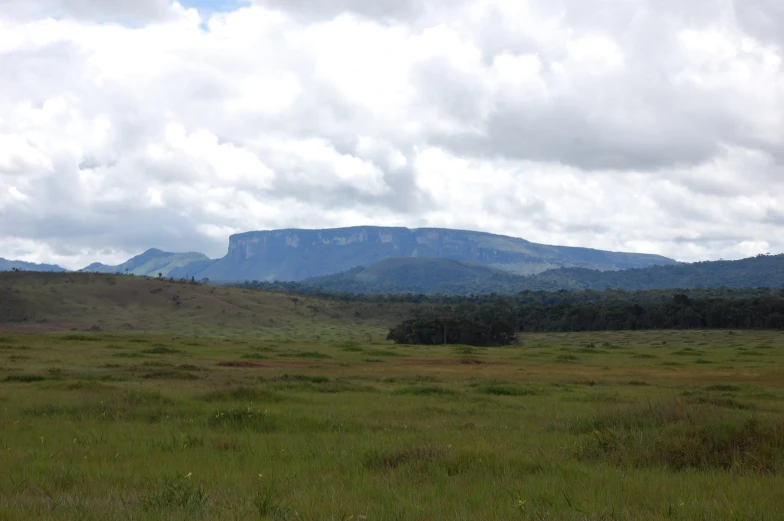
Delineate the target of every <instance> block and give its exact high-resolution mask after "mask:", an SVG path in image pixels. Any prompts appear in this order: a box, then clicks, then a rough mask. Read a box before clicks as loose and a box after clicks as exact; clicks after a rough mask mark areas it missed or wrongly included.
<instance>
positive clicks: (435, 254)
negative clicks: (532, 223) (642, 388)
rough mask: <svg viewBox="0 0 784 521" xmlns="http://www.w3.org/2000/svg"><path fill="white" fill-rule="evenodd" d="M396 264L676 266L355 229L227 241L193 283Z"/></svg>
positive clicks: (449, 235) (473, 238) (520, 268)
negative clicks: (409, 260)
mask: <svg viewBox="0 0 784 521" xmlns="http://www.w3.org/2000/svg"><path fill="white" fill-rule="evenodd" d="M394 257H432V258H442V259H452V260H467V261H473V262H475V263H478V264H481V265H485V266H489V267H494V268H498V269H501V270H504V271H508V272H512V273H518V274H530V273H539V272H542V271H545V270H547V269H552V268H557V267H561V266H566V267H586V268H591V269H598V270H617V269H628V268H639V267H647V266H651V265H654V264H663V265H665V264H674V263H675V261H673V260H672V259H668V258H665V257H661V256H658V255H645V254H637V253H616V252H606V251H601V250H593V249H589V248H572V247H565V246H548V245H542V244H536V243H532V242H529V241H526V240H524V239H519V238H514V237H506V236H502V235H494V234H490V233H483V232H474V231H465V230H447V229H438V228H421V229H415V230H410V229H407V228H385V227H375V226H358V227H352V228H336V229H328V230H300V229H288V230H272V231H259V232H247V233H242V234H238V235H232V236H231V237H230V239H229V251H228V254H227V255H226V256H225V257H224V258H222V259H219V260H218V261H216V262H215V263H214V264H211V265H210V266H209V267H208V268H207V269H205V270H203V271H202V272H200V273H199V274H198V275H197V278H199V277H209V278H210V279H211V280H216V281H218V280H220V281H238V280H239V281H242V280H268V281H271V280H290V281H296V280H302V279H305V278H309V277H316V276H321V275H328V274H332V273H338V272H342V271H345V270H349V269H351V268H352V267H355V266H371V265H372V264H374V263H376V262H378V261H380V260H383V259H388V258H394Z"/></svg>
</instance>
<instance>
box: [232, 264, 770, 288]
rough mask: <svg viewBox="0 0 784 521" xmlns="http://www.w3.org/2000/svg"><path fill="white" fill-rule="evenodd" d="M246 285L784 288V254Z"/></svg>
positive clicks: (363, 273)
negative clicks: (611, 267) (612, 267)
mask: <svg viewBox="0 0 784 521" xmlns="http://www.w3.org/2000/svg"><path fill="white" fill-rule="evenodd" d="M240 285H243V286H245V287H258V288H263V289H270V290H275V291H290V292H296V293H308V294H326V293H365V294H396V293H417V294H419V293H422V294H428V295H435V294H445V295H476V294H487V293H497V294H504V295H514V294H517V293H520V292H521V291H540V290H541V291H558V290H570V291H575V290H586V289H591V290H598V291H603V290H606V289H622V290H626V291H643V290H653V289H668V288H683V289H693V288H719V287H728V288H755V287H770V288H782V287H784V255H759V256H757V257H751V258H748V259H742V260H737V261H710V262H696V263H693V264H676V265H671V266H653V267H650V268H642V269H629V270H622V271H597V270H590V269H585V268H561V269H554V270H549V271H545V272H543V273H539V274H537V275H530V276H520V275H514V274H511V273H507V272H502V271H499V270H493V269H488V268H486V267H472V266H467V265H464V264H463V265H459V264H457V263H456V262H455V261H446V260H445V259H429V260H428V262H426V263H423V259H417V260H416V262H410V263H408V264H406V263H405V262H403V260H402V259H399V260H398V262H396V263H391V262H389V261H385V262H384V263H379V264H378V265H374V266H371V267H370V268H363V267H357V268H353V269H351V270H349V271H346V272H343V273H338V274H335V275H327V276H323V277H314V278H311V279H306V280H304V281H301V282H259V281H253V282H250V281H248V282H246V283H244V284H240Z"/></svg>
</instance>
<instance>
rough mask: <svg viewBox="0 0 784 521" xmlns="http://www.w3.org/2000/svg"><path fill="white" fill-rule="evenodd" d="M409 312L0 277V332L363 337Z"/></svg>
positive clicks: (242, 293)
mask: <svg viewBox="0 0 784 521" xmlns="http://www.w3.org/2000/svg"><path fill="white" fill-rule="evenodd" d="M409 310H410V306H409V305H405V304H388V305H387V304H385V305H384V306H376V305H369V304H367V303H361V302H339V301H334V300H325V299H319V298H316V297H305V296H300V297H297V298H292V296H291V295H286V294H282V293H269V292H260V291H249V290H242V289H236V288H229V287H219V286H208V285H201V284H190V283H183V282H172V281H170V280H167V279H160V280H159V279H154V278H147V277H130V276H125V275H108V274H93V273H33V272H24V273H13V272H4V273H0V330H20V331H67V330H70V329H77V330H87V329H90V328H100V329H103V330H109V331H116V330H134V331H151V332H173V333H184V334H194V335H202V334H204V335H212V336H231V335H242V336H252V337H276V338H280V339H294V338H296V339H315V338H316V337H317V336H318V337H321V338H322V339H324V338H335V339H343V340H346V339H353V338H355V337H356V338H357V339H362V340H367V338H368V337H369V336H371V337H373V338H377V339H380V338H381V337H382V336H384V335H386V333H387V330H388V328H389V327H391V325H393V324H395V323H396V322H399V321H400V320H402V319H403V318H406V317H408V313H409Z"/></svg>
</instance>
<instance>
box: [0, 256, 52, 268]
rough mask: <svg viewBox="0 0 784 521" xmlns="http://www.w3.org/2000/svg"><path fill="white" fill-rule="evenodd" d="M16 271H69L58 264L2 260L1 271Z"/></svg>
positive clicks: (0, 261)
mask: <svg viewBox="0 0 784 521" xmlns="http://www.w3.org/2000/svg"><path fill="white" fill-rule="evenodd" d="M14 269H17V270H24V271H68V270H66V269H65V268H63V267H60V266H57V265H56V264H35V263H33V262H24V261H18V260H8V259H3V258H0V271H12V270H14Z"/></svg>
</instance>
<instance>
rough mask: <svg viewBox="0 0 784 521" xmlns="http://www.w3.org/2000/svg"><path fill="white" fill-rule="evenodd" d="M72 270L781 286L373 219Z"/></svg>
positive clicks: (266, 279) (375, 286)
mask: <svg viewBox="0 0 784 521" xmlns="http://www.w3.org/2000/svg"><path fill="white" fill-rule="evenodd" d="M11 269H19V270H25V271H67V270H65V269H63V268H61V267H59V266H55V265H48V264H42V265H37V264H32V263H25V262H21V261H6V260H4V259H0V271H3V270H11ZM80 271H86V272H96V273H127V274H134V275H142V276H152V277H158V276H163V277H167V278H175V279H182V278H186V279H191V278H195V279H198V280H203V279H209V280H211V281H213V282H227V283H237V282H244V281H252V282H253V283H255V284H256V285H264V284H269V283H273V282H274V281H282V282H285V283H287V284H288V285H283V286H280V288H283V289H286V288H291V287H297V288H299V289H300V290H302V291H333V292H352V293H429V294H434V293H444V294H458V295H459V294H472V293H477V294H478V293H500V294H509V293H517V292H520V291H525V290H561V289H566V290H583V289H593V290H603V289H605V288H613V289H625V290H647V289H664V288H673V287H680V288H711V287H718V286H726V287H758V286H766V287H781V286H784V256H782V255H778V256H772V255H764V256H763V255H761V256H757V257H753V258H750V259H743V260H740V261H716V262H699V263H694V264H685V263H678V262H676V261H674V260H672V259H668V258H666V257H661V256H658V255H647V254H638V253H619V252H608V251H602V250H596V249H590V248H576V247H566V246H550V245H544V244H537V243H532V242H529V241H526V240H524V239H519V238H515V237H507V236H503V235H495V234H490V233H484V232H475V231H466V230H450V229H441V228H420V229H407V228H395V227H375V226H357V227H351V228H334V229H325V230H304V229H285V230H269V231H257V232H247V233H241V234H236V235H232V236H231V237H230V239H229V248H228V253H227V255H226V256H224V257H223V258H220V259H210V258H208V257H207V256H206V255H204V254H202V253H195V252H190V253H171V252H165V251H162V250H159V249H150V250H147V251H145V252H144V253H142V254H140V255H137V256H135V257H133V258H131V259H129V260H128V261H126V262H124V263H122V264H119V265H116V266H108V265H104V264H101V263H94V264H91V265H89V266H87V267H85V268H83V269H82V270H80ZM291 282H294V283H296V284H295V286H292V285H291V284H289V283H291Z"/></svg>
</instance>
